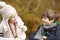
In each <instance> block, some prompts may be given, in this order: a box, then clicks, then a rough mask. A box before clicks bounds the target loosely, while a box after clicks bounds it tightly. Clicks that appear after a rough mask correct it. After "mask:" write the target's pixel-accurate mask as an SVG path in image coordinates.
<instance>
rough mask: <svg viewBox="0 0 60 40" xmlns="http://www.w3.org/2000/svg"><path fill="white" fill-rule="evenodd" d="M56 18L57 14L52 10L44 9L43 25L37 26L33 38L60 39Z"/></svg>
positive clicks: (36, 39)
mask: <svg viewBox="0 0 60 40" xmlns="http://www.w3.org/2000/svg"><path fill="white" fill-rule="evenodd" d="M58 18H59V15H58V13H56V12H55V11H54V10H46V11H45V13H44V14H43V16H42V22H43V25H41V26H39V28H38V30H37V32H35V35H34V37H33V40H60V25H59V23H58V22H57V19H58Z"/></svg>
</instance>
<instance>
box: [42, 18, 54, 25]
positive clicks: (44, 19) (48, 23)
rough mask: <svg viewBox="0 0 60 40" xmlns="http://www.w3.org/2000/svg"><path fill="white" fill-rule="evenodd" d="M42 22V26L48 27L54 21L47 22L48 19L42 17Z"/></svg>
mask: <svg viewBox="0 0 60 40" xmlns="http://www.w3.org/2000/svg"><path fill="white" fill-rule="evenodd" d="M42 22H43V25H48V26H49V25H51V24H52V23H53V22H54V20H49V18H48V17H43V18H42Z"/></svg>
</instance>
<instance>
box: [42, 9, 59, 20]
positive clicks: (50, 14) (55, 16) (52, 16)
mask: <svg viewBox="0 0 60 40" xmlns="http://www.w3.org/2000/svg"><path fill="white" fill-rule="evenodd" d="M42 17H48V18H49V20H52V19H54V20H55V21H57V20H58V18H59V14H58V13H57V12H56V11H55V10H51V9H50V10H46V11H45V12H44V13H43V16H42Z"/></svg>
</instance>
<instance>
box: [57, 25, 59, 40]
mask: <svg viewBox="0 0 60 40" xmlns="http://www.w3.org/2000/svg"><path fill="white" fill-rule="evenodd" d="M56 38H57V40H60V25H58V27H57V31H56Z"/></svg>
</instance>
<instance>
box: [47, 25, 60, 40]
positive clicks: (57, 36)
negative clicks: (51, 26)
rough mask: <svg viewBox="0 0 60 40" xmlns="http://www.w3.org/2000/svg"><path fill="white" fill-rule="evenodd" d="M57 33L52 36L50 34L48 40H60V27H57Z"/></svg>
mask: <svg viewBox="0 0 60 40" xmlns="http://www.w3.org/2000/svg"><path fill="white" fill-rule="evenodd" d="M56 27H57V28H56V33H55V35H52V34H50V33H48V34H49V35H50V36H48V37H47V40H60V25H58V26H56Z"/></svg>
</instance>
